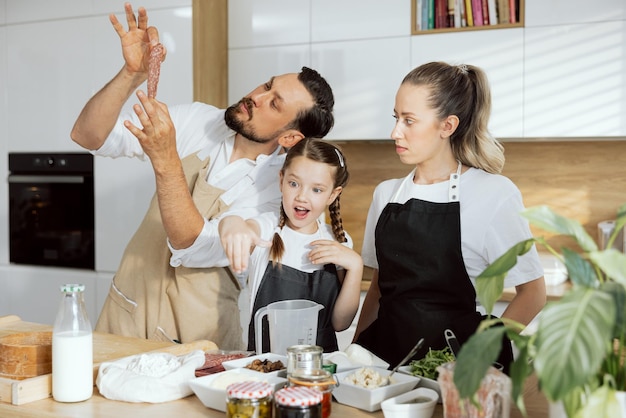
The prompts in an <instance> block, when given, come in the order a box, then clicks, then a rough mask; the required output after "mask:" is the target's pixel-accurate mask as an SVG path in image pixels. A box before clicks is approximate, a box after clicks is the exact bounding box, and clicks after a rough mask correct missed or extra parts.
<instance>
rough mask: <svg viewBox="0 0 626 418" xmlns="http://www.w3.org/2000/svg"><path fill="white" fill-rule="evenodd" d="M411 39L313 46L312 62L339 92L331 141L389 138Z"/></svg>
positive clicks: (330, 43) (331, 43)
mask: <svg viewBox="0 0 626 418" xmlns="http://www.w3.org/2000/svg"><path fill="white" fill-rule="evenodd" d="M409 51H410V40H409V37H408V36H407V37H400V38H386V39H372V40H367V41H350V42H329V43H319V44H313V45H312V52H313V60H312V62H313V66H314V68H317V69H318V70H319V71H320V73H321V74H322V75H324V77H325V78H326V80H327V81H328V82H329V83H330V85H331V87H332V88H333V92H334V94H335V126H334V127H333V129H332V130H331V132H330V134H329V135H328V138H329V139H386V138H389V136H390V134H391V129H392V128H393V119H392V115H393V106H394V100H395V94H396V91H397V89H398V86H399V85H400V81H401V80H402V77H403V76H404V75H405V74H406V73H407V72H408V71H409V68H410V59H409Z"/></svg>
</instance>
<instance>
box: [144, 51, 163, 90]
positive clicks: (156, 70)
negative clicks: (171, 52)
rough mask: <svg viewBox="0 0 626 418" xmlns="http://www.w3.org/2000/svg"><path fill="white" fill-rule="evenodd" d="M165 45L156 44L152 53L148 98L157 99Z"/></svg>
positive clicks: (149, 66)
mask: <svg viewBox="0 0 626 418" xmlns="http://www.w3.org/2000/svg"><path fill="white" fill-rule="evenodd" d="M163 53H164V50H163V45H162V44H160V43H159V44H156V45H155V46H154V47H153V48H152V50H151V51H150V59H149V61H148V97H150V98H155V97H156V93H157V85H158V84H159V76H160V75H161V61H163Z"/></svg>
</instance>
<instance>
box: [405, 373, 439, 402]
mask: <svg viewBox="0 0 626 418" xmlns="http://www.w3.org/2000/svg"><path fill="white" fill-rule="evenodd" d="M398 373H404V374H408V375H410V376H414V375H413V373H411V366H402V367H400V368H399V369H398ZM416 377H419V378H420V381H419V383H418V384H417V387H418V388H428V389H432V390H434V391H435V392H437V395H439V401H438V402H439V403H441V388H440V387H439V383H437V381H436V380H434V379H429V378H427V377H424V376H416Z"/></svg>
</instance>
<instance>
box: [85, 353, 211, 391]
mask: <svg viewBox="0 0 626 418" xmlns="http://www.w3.org/2000/svg"><path fill="white" fill-rule="evenodd" d="M204 362H205V355H204V352H203V351H201V350H196V351H192V352H191V353H189V354H187V355H184V356H175V355H173V354H169V353H146V354H137V355H134V356H129V357H124V358H122V359H119V360H116V361H112V362H104V363H102V364H101V365H100V368H99V370H98V377H97V378H96V385H97V386H98V390H99V391H100V393H101V394H102V396H104V397H105V398H108V399H113V400H118V401H126V402H150V403H160V402H168V401H173V400H176V399H180V398H184V397H186V396H189V395H191V394H192V390H191V388H190V387H189V381H190V380H192V379H194V378H195V371H196V369H197V368H199V367H201V366H202V365H203V364H204Z"/></svg>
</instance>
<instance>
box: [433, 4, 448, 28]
mask: <svg viewBox="0 0 626 418" xmlns="http://www.w3.org/2000/svg"><path fill="white" fill-rule="evenodd" d="M447 27H448V0H435V28H436V29H441V28H447Z"/></svg>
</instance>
